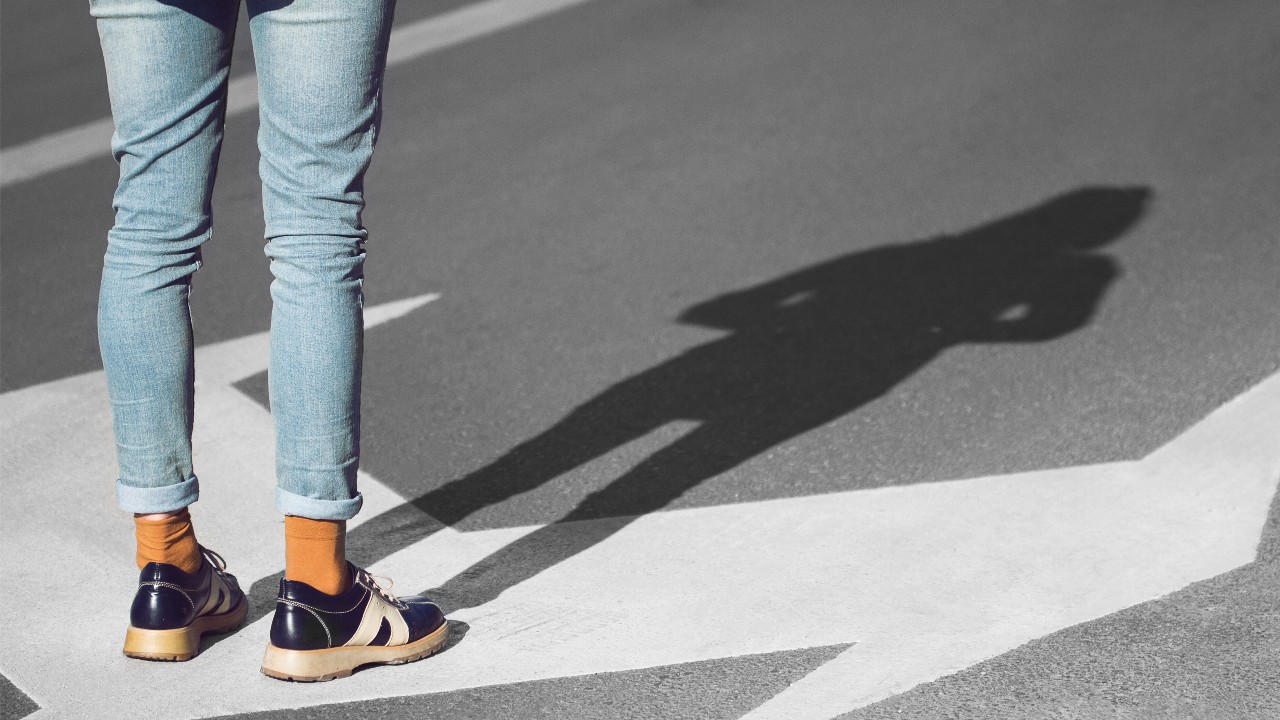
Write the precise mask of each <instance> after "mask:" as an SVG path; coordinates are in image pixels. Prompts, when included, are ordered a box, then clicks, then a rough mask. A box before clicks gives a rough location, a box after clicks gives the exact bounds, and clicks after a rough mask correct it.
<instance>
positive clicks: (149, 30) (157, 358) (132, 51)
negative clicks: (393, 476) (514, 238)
mask: <svg viewBox="0 0 1280 720" xmlns="http://www.w3.org/2000/svg"><path fill="white" fill-rule="evenodd" d="M394 4H395V0H292V1H291V0H247V5H248V10H249V16H250V20H249V29H250V32H251V34H252V40H253V49H254V54H255V60H256V64H257V70H258V95H259V108H260V111H259V116H260V121H261V123H260V129H259V133H258V148H259V152H260V153H261V162H260V165H259V173H260V175H261V179H262V204H263V211H264V215H265V219H266V246H265V249H266V255H267V257H268V258H269V259H270V268H271V273H272V275H273V281H272V283H271V299H272V313H271V359H270V365H269V370H268V372H269V386H270V398H271V412H272V414H273V416H274V418H275V425H276V478H277V488H276V506H277V508H278V509H279V510H280V511H281V512H282V513H285V514H288V515H299V516H303V517H309V518H315V519H334V520H342V519H347V518H350V517H353V516H354V515H355V514H356V513H357V512H358V511H359V509H360V504H361V497H360V494H359V492H358V491H357V489H356V468H357V465H358V463H359V457H360V372H361V357H362V353H363V345H362V343H363V330H364V328H363V313H362V308H363V281H364V275H363V265H364V257H365V251H364V243H365V240H366V232H365V229H364V226H363V224H362V222H361V213H362V211H363V209H364V174H365V170H366V169H367V168H368V166H369V162H370V159H371V158H372V155H373V146H374V142H375V140H376V137H377V133H378V126H379V121H380V116H381V112H380V111H381V90H382V75H383V70H384V68H385V65H386V51H387V40H388V37H389V35H390V28H391V18H392V13H393V9H394ZM90 9H91V12H92V14H93V16H94V17H95V18H96V19H97V24H98V33H99V37H100V38H101V41H102V51H103V56H104V58H105V61H106V69H107V82H108V87H109V90H110V95H111V111H112V115H113V116H114V119H115V126H116V129H115V134H114V136H113V137H112V144H111V145H112V152H113V154H114V156H115V158H116V161H117V162H118V163H119V165H120V181H119V185H118V187H117V190H116V193H115V198H114V207H115V223H114V226H113V227H112V229H111V231H110V233H109V234H108V236H107V250H106V255H105V257H104V262H103V272H102V285H101V292H100V295H99V305H98V336H99V345H100V349H101V352H102V362H103V367H104V368H105V370H106V377H107V389H108V394H109V396H110V400H111V409H112V419H113V424H114V430H115V438H116V448H117V458H118V460H119V467H120V475H119V478H118V480H117V483H116V488H117V498H118V500H119V503H120V507H121V508H122V509H124V510H128V511H131V512H135V513H159V512H168V511H171V510H177V509H179V508H183V507H186V506H187V505H189V504H191V503H192V502H194V501H195V500H196V499H197V497H198V495H199V484H198V481H197V479H196V473H195V469H194V468H193V467H192V459H191V430H192V419H193V410H194V372H195V369H194V362H193V358H194V354H193V350H194V348H193V340H192V332H191V313H190V306H189V304H188V299H189V295H190V289H191V280H192V275H193V274H194V273H195V271H196V270H198V269H199V268H200V266H201V258H200V248H201V246H202V245H203V243H204V242H205V241H206V240H208V239H209V238H210V236H211V235H212V227H213V226H212V218H211V197H212V191H213V183H214V178H215V174H216V170H217V164H218V153H219V150H220V148H221V144H222V134H223V121H224V118H225V115H226V103H227V95H226V92H227V84H228V82H227V81H228V76H229V71H230V63H231V47H232V42H233V40H234V36H235V26H236V19H237V16H238V14H239V0H164V1H163V2H160V1H159V0H90ZM246 240H247V239H246V238H229V239H228V241H229V242H237V243H239V242H245V241H246Z"/></svg>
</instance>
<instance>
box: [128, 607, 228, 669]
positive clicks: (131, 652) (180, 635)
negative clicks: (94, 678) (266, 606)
mask: <svg viewBox="0 0 1280 720" xmlns="http://www.w3.org/2000/svg"><path fill="white" fill-rule="evenodd" d="M248 612H249V604H248V603H247V602H245V601H244V600H243V599H242V600H241V601H240V604H239V605H237V606H236V607H235V608H233V609H232V610H231V611H229V612H226V613H223V614H221V615H206V616H204V617H202V618H198V619H196V621H195V622H194V623H192V624H191V625H188V626H187V627H183V628H175V629H173V630H145V629H143V628H137V627H134V626H132V625H130V626H129V630H128V631H127V632H125V635H124V654H125V655H128V656H129V657H131V658H141V659H143V660H161V661H167V662H183V661H186V660H190V659H191V658H193V657H195V656H196V655H197V654H199V652H200V638H201V637H202V636H203V635H204V634H205V633H220V632H227V631H228V630H234V629H236V628H237V627H239V626H240V624H241V623H243V622H244V618H245V616H246V615H247V614H248Z"/></svg>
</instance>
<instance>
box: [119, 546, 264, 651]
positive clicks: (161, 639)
mask: <svg viewBox="0 0 1280 720" xmlns="http://www.w3.org/2000/svg"><path fill="white" fill-rule="evenodd" d="M200 553H201V555H203V563H202V564H201V565H200V569H199V570H197V571H196V572H195V573H186V572H183V571H182V570H181V569H180V568H177V567H175V566H173V565H167V564H165V563H154V562H153V563H147V565H146V567H144V568H142V573H141V574H140V575H139V577H138V594H137V595H135V596H134V598H133V608H132V609H130V611H129V630H128V632H126V633H125V636H124V654H125V655H128V656H129V657H134V658H143V659H144V660H169V661H175V660H176V661H181V660H190V659H191V658H193V657H195V656H196V654H197V653H199V652H200V636H202V635H204V634H205V633H220V632H226V631H228V630H234V629H235V628H237V627H239V626H240V623H242V622H244V616H245V613H246V612H247V611H248V609H249V603H248V602H246V601H245V597H244V593H243V592H242V591H241V590H240V585H239V584H238V583H237V582H236V578H235V576H234V575H231V574H230V573H228V572H227V571H226V569H227V563H226V561H225V560H223V559H222V556H221V555H218V553H216V552H213V551H212V550H209V549H208V548H205V547H201V548H200Z"/></svg>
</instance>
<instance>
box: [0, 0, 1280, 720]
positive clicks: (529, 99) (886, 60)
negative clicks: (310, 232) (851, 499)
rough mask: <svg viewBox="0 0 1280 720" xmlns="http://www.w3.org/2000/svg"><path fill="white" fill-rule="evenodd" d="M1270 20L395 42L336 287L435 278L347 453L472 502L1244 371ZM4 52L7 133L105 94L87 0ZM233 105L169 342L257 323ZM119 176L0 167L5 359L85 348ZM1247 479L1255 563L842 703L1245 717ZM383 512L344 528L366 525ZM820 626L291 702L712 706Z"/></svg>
mask: <svg viewBox="0 0 1280 720" xmlns="http://www.w3.org/2000/svg"><path fill="white" fill-rule="evenodd" d="M462 4H463V3H460V2H409V1H407V0H402V2H401V7H400V8H399V10H398V16H397V26H400V27H403V26H405V25H407V24H409V23H412V22H414V21H418V20H422V19H424V18H428V17H431V16H433V15H437V14H439V13H443V12H447V11H449V10H451V9H455V8H457V7H459V6H461V5H462ZM1277 28H1280V7H1278V6H1276V5H1275V4H1274V3H1270V2H1241V3H1235V4H1232V5H1230V6H1221V5H1216V4H1207V3H1198V2H1189V1H1188V2H1162V3H1155V2H1136V3H1125V4H1113V3H1103V2H1077V3H1038V4H1027V3H1017V2H983V3H971V4H964V5H944V4H935V3H923V2H912V3H875V4H872V3H842V2H794V3H777V2H772V3H771V2H763V1H760V2H756V1H738V2H723V1H719V2H718V1H713V0H706V1H702V2H692V1H689V0H685V1H683V2H677V1H674V0H666V1H641V0H594V1H593V2H588V3H585V4H583V5H581V6H579V7H575V8H572V9H568V10H565V11H562V12H559V13H556V14H554V15H550V16H548V17H545V18H541V19H538V20H535V21H532V22H529V23H524V24H520V25H518V26H515V27H512V28H509V29H506V30H503V31H501V32H497V33H493V34H490V35H487V36H485V37H483V38H479V39H476V40H472V41H470V42H468V43H465V44H463V45H460V46H457V47H452V48H448V49H445V50H442V51H440V52H435V53H431V54H427V55H424V56H422V57H420V58H418V59H415V60H412V61H410V62H406V63H404V64H400V65H397V66H395V67H393V68H391V69H390V71H389V73H388V79H387V90H386V96H387V110H386V117H385V121H384V131H383V134H382V136H381V139H380V141H379V142H380V144H379V149H378V153H377V156H376V158H375V162H374V166H373V169H372V171H371V172H370V175H369V178H368V183H367V185H368V188H369V190H368V194H369V200H370V205H369V210H368V213H367V217H366V221H367V224H368V226H369V227H370V230H371V233H370V237H371V239H370V242H369V245H368V249H369V261H368V265H367V268H366V273H367V277H368V280H367V281H366V292H367V293H368V298H369V304H370V305H377V304H380V303H385V302H389V301H393V300H398V299H402V298H409V297H414V296H418V295H422V294H423V293H439V294H440V299H439V300H437V301H436V302H435V303H433V304H432V305H430V306H429V308H430V312H427V311H425V310H424V311H422V312H414V313H410V314H408V315H406V316H404V317H401V318H398V319H396V320H394V321H392V322H388V323H385V324H383V325H379V326H378V327H376V328H372V329H371V330H370V331H369V334H368V340H367V357H366V364H365V368H366V370H365V372H366V376H365V377H366V379H365V391H364V412H365V426H364V438H365V454H364V461H363V467H364V468H365V469H366V470H367V471H368V472H369V473H371V474H372V475H373V476H376V478H377V479H378V480H379V481H380V482H382V483H384V484H385V485H386V486H387V487H388V488H390V489H391V490H393V491H394V492H395V493H397V494H398V495H399V496H401V497H403V498H405V499H408V500H413V501H415V504H416V505H417V507H418V508H419V509H421V510H423V511H425V512H427V513H428V514H430V515H431V516H432V517H434V518H435V519H436V520H438V521H440V522H441V523H442V524H444V525H448V526H451V527H453V528H456V529H458V530H460V531H463V532H480V531H497V530H501V529H509V528H517V527H522V526H530V525H546V524H549V523H557V522H566V521H567V522H580V521H581V522H586V521H600V520H606V519H610V518H628V517H634V516H640V515H645V514H649V513H655V512H669V511H671V510H676V509H692V508H714V507H719V506H730V505H735V504H739V503H752V502H764V501H772V500H785V499H791V498H805V497H810V496H814V495H817V494H821V493H838V492H848V491H856V490H869V489H874V488H886V487H895V486H901V487H907V486H917V485H927V484H929V483H937V482H938V481H942V480H951V479H957V478H973V477H981V476H996V475H1007V474H1011V473H1019V472H1026V471H1034V470H1043V469H1053V468H1069V467H1075V466H1082V465H1092V464H1098V463H1110V462H1118V461H1128V460H1137V459H1140V458H1143V457H1144V456H1146V455H1147V454H1149V453H1151V452H1152V451H1154V450H1156V449H1157V448H1159V447H1160V446H1161V445H1163V444H1164V443H1166V442H1168V441H1169V440H1171V439H1172V438H1174V437H1175V436H1177V435H1178V433H1180V432H1181V431H1183V430H1185V429H1186V428H1188V427H1191V426H1192V425H1193V424H1195V423H1196V422H1197V421H1199V420H1201V419H1202V418H1204V417H1205V416H1206V415H1208V414H1209V413H1210V412H1212V411H1213V410H1214V409H1216V408H1218V407H1220V406H1222V405H1223V404H1224V403H1226V402H1227V401H1228V400H1230V399H1231V398H1233V397H1235V396H1237V395H1239V394H1240V393H1242V392H1244V391H1246V390H1247V389H1248V388H1250V387H1252V386H1254V385H1256V384H1257V383H1259V382H1261V381H1263V380H1265V379H1266V378H1268V377H1270V376H1272V375H1273V374H1274V373H1276V371H1277V369H1280V353H1278V352H1277V347H1280V302H1278V301H1280V280H1278V279H1277V268H1278V267H1280V243H1278V242H1277V241H1278V239H1280V238H1278V237H1277V236H1278V235H1280V230H1278V229H1280V204H1278V203H1277V202H1276V198H1280V172H1277V170H1276V160H1275V159H1276V157H1278V156H1280V123H1278V122H1277V120H1276V118H1277V117H1280V90H1278V89H1277V88H1280V83H1277V82H1276V78H1277V77H1280V41H1278V39H1277V38H1278V37H1280V35H1278V34H1277ZM54 35H56V36H57V37H59V38H60V39H59V42H56V43H55V42H49V41H48V38H49V37H50V36H54ZM240 45H241V46H240V47H239V48H238V49H237V55H236V62H237V63H238V68H239V69H238V70H237V74H238V73H244V72H249V71H250V68H251V53H250V51H249V48H248V42H247V34H245V35H244V37H242V42H241V44H240ZM0 48H2V51H0V52H2V53H3V56H2V58H0V60H2V63H0V85H2V87H3V95H4V98H3V103H2V104H0V113H2V114H0V121H2V125H0V127H2V129H3V131H2V132H0V146H2V147H3V148H9V147H13V146H16V145H19V144H21V143H23V142H27V141H30V140H33V139H36V138H38V137H41V136H43V135H47V134H48V133H51V132H55V131H58V130H64V129H67V128H71V127H75V126H77V125H80V124H82V123H86V122H91V121H93V120H97V119H99V118H100V117H103V116H105V115H106V114H107V113H108V111H109V108H108V106H107V104H106V96H105V87H104V83H103V82H102V68H101V60H100V56H99V55H98V54H97V49H96V38H95V32H94V28H93V25H92V22H91V19H90V18H89V17H88V15H87V12H85V8H84V7H83V6H82V5H81V4H69V3H48V2H36V1H29V2H8V1H6V4H5V7H4V9H3V24H2V25H0ZM255 133H256V120H255V118H254V117H253V116H252V114H243V115H238V116H232V117H231V118H230V120H229V123H228V129H227V137H226V141H225V142H226V147H225V149H224V152H223V157H222V164H221V169H220V174H219V179H218V182H219V185H218V190H217V194H216V198H215V237H214V239H213V240H212V241H211V243H210V244H209V246H208V247H207V248H206V251H205V262H206V266H205V268H204V269H203V270H202V271H201V272H200V273H199V275H198V277H197V278H196V279H195V290H194V295H193V312H194V314H195V318H196V320H195V323H196V332H197V340H198V342H199V343H201V344H202V345H208V344H212V343H215V342H220V341H226V340H232V339H235V338H240V337H243V336H247V335H252V334H255V333H260V332H262V331H264V330H266V329H267V321H268V312H269V302H270V301H269V296H268V294H267V285H268V282H269V275H268V273H267V269H266V260H265V257H264V256H263V254H262V250H261V247H262V244H261V240H260V238H261V236H262V222H261V211H260V206H259V196H258V183H257V179H256V166H257V158H256V153H255V149H254V136H255ZM113 183H114V166H113V164H112V162H111V160H110V157H109V156H108V154H107V152H106V149H105V148H104V149H103V153H102V155H101V158H100V159H98V160H94V161H90V162H86V163H82V164H78V165H75V166H73V167H68V168H64V169H59V170H56V171H54V172H50V173H48V174H46V175H43V176H41V177H38V178H35V179H33V180H29V181H26V182H23V183H20V184H16V185H12V186H8V187H5V188H4V191H3V194H2V195H0V201H2V204H3V207H2V212H0V323H2V325H0V331H2V333H3V342H2V343H0V389H3V391H5V392H6V393H9V392H15V391H19V390H24V389H31V388H37V387H39V386H41V385H42V384H44V383H50V382H54V381H59V380H62V379H65V378H70V377H73V376H76V375H79V374H82V373H89V372H93V371H95V370H98V369H100V367H101V366H100V364H99V363H98V359H97V351H96V338H95V335H94V330H93V328H94V306H95V301H96V295H97V286H96V277H97V273H98V268H99V266H98V263H99V262H100V258H101V252H102V250H103V247H104V243H105V234H106V231H107V229H108V227H109V225H110V220H111V215H110V197H111V191H112V188H113ZM237 387H238V388H239V389H240V390H241V391H243V392H245V393H247V394H248V395H249V396H251V397H254V398H256V399H258V401H259V402H260V403H262V404H264V405H265V403H266V398H265V377H264V376H263V375H261V374H258V375H254V376H252V377H250V378H248V379H245V380H241V381H240V382H239V383H238V384H237ZM1272 420H1273V421H1274V423H1275V427H1276V432H1275V436H1276V437H1277V438H1280V420H1275V419H1274V418H1272ZM108 481H109V478H103V482H108ZM1277 512H1278V511H1277V510H1275V509H1274V508H1273V510H1272V512H1271V516H1270V520H1269V525H1268V529H1267V530H1266V531H1265V532H1264V534H1263V545H1262V548H1263V550H1262V551H1260V554H1259V556H1258V560H1257V561H1256V562H1254V563H1253V564H1250V565H1247V566H1245V567H1243V568H1240V569H1238V570H1234V571H1231V572H1230V573H1228V574H1226V575H1221V576H1218V577H1216V578H1212V579H1207V580H1204V581H1202V582H1200V583H1198V584H1195V585H1192V586H1190V587H1188V588H1186V589H1184V590H1181V591H1178V592H1175V593H1173V594H1170V595H1167V596H1165V597H1162V598H1159V599H1153V600H1151V601H1149V602H1146V603H1142V604H1138V605H1135V606H1133V607H1130V608H1128V609H1125V610H1122V611H1120V612H1119V613H1117V614H1114V615H1108V616H1106V617H1103V618H1099V619H1095V620H1091V621H1088V622H1084V623H1080V624H1076V625H1074V626H1072V627H1069V628H1066V629H1064V630H1061V631H1059V632H1057V633H1054V634H1052V635H1049V636H1047V637H1044V638H1041V639H1038V640H1034V641H1032V642H1030V643H1029V644H1026V645H1023V646H1021V647H1019V648H1017V649H1016V650H1012V651H1010V652H1009V653H1007V654H1004V655H1000V656H998V657H994V658H992V659H989V660H986V661H984V662H982V663H980V664H977V665H973V666H971V667H967V668H965V669H960V668H956V669H957V670H958V672H955V673H954V674H949V675H947V676H945V677H942V678H940V679H938V680H936V681H934V682H931V683H927V684H924V685H921V686H918V687H916V688H914V689H909V690H908V689H906V688H904V690H907V691H906V692H904V693H901V694H896V695H893V696H892V697H889V698H888V699H885V700H882V701H880V702H879V703H877V704H874V705H871V706H868V707H863V708H861V709H858V710H854V711H853V712H852V713H850V714H849V715H848V717H851V718H864V717H865V718H872V717H877V718H878V717H891V716H892V717H903V716H910V717H982V718H985V717H1044V718H1049V717H1055V718H1056V717H1082V718H1083V717H1099V716H1117V717H1267V716H1269V715H1274V713H1276V712H1280V690H1278V689H1277V688H1278V687H1280V674H1278V671H1277V670H1276V668H1277V667H1280V614H1277V610H1276V608H1278V607H1280V574H1278V572H1280V571H1278V570H1277V568H1278V567H1280V560H1278V559H1277V556H1276V553H1275V548H1274V546H1275V533H1276V523H1277V522H1280V521H1278V520H1277V515H1276V513H1277ZM419 539H421V538H420V537H418V536H413V535H410V536H409V537H400V536H394V537H393V535H392V534H389V531H388V530H387V529H386V528H385V527H383V526H381V525H378V524H377V523H375V522H371V523H370V524H368V525H366V526H363V529H357V530H356V531H355V532H353V544H354V546H355V547H356V548H357V551H358V552H360V553H363V557H364V559H365V560H366V561H369V562H373V561H377V560H379V559H382V558H384V557H386V556H387V555H390V554H391V553H392V552H393V551H395V550H399V549H402V548H404V547H408V546H410V545H411V544H412V543H413V542H416V541H417V540H419ZM596 541H601V540H600V539H599V538H597V540H596ZM1268 548H1270V549H1268ZM579 549H581V548H579ZM768 551H769V548H767V547H765V548H760V552H762V553H767V552H768ZM560 559H563V558H561V557H559V556H557V561H558V560H560ZM548 562H549V561H548ZM548 562H543V563H542V564H538V563H535V564H533V565H532V566H529V567H511V568H508V569H506V570H503V571H502V572H503V577H502V579H501V582H500V585H501V586H502V587H511V586H514V585H517V584H519V583H520V582H522V581H523V580H525V579H527V578H529V577H532V576H535V575H536V574H537V573H539V572H541V571H542V570H544V569H546V567H549V566H550V565H548ZM552 564H554V563H552ZM479 601H480V600H476V602H479ZM767 612H768V610H767V608H762V613H764V614H767ZM842 649H843V646H841V647H831V646H815V647H813V648H809V649H801V650H789V651H786V652H779V653H774V654H770V655H760V656H742V657H733V658H723V659H715V660H705V661H699V662H696V663H688V664H686V665H679V666H667V667H666V668H658V669H647V670H645V669H642V670H633V671H627V672H619V673H613V674H605V675H593V676H585V677H570V678H557V679H553V680H537V681H530V682H526V683H513V684H506V685H501V686H497V687H495V688H494V689H493V690H492V692H488V691H483V690H474V689H472V690H456V691H451V692H447V693H431V694H426V695H414V694H411V693H410V694H408V695H407V696H406V697H398V698H391V699H381V700H367V701H362V704H359V705H356V706H351V705H330V706H327V707H326V708H324V709H316V710H315V711H314V712H315V716H331V717H348V716H352V715H353V714H355V713H363V714H368V715H370V716H378V717H383V716H385V717H401V716H404V717H408V716H414V717H444V716H449V717H458V716H461V717H498V716H501V717H525V716H527V717H567V718H576V717H582V718H586V717H664V718H665V717H740V716H742V715H743V714H744V713H747V712H749V711H751V710H753V709H755V708H757V707H759V706H760V705H761V704H763V703H764V702H765V701H766V700H767V699H768V698H770V697H772V696H774V695H775V694H777V693H778V692H779V691H781V689H782V688H784V687H786V686H787V685H789V684H790V683H792V682H794V681H796V680H798V679H800V678H802V677H804V676H805V675H807V674H808V673H810V672H811V671H812V670H814V669H815V668H817V667H818V666H820V665H822V664H823V663H824V662H826V661H827V660H829V659H830V658H831V657H833V656H834V655H835V654H836V653H839V652H840V651H841V650H842ZM447 657H448V656H447V655H446V656H442V657H441V658H439V659H438V660H439V661H444V660H446V659H447ZM673 668H674V669H673ZM655 688H658V689H659V690H656V689H655ZM5 692H6V693H10V692H19V691H18V690H9V689H6V690H5ZM402 694H404V693H402ZM601 698H609V699H611V700H612V701H613V702H614V703H615V704H613V705H602V704H601ZM6 704H8V703H6ZM10 707H18V705H16V704H14V705H10ZM272 712H274V713H278V714H279V715H280V716H284V712H286V711H278V710H277V711H272ZM324 713H328V715H325V714H324ZM268 714H271V713H268ZM272 716H275V715H272Z"/></svg>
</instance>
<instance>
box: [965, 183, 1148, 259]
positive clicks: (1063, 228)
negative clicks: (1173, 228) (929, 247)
mask: <svg viewBox="0 0 1280 720" xmlns="http://www.w3.org/2000/svg"><path fill="white" fill-rule="evenodd" d="M1150 199H1151V190H1150V189H1149V188H1145V187H1084V188H1079V189H1077V190H1073V191H1071V192H1068V193H1065V194H1062V195H1058V196H1057V197H1053V198H1050V199H1049V200H1046V201H1044V202H1043V203H1040V204H1039V205H1036V206H1034V207H1031V208H1028V209H1026V210H1024V211H1022V212H1020V213H1017V214H1016V215H1011V216H1009V217H1007V218H1003V219H1000V220H997V221H995V222H993V223H990V224H988V225H984V226H981V227H977V228H974V229H973V230H970V231H967V232H965V233H964V234H963V235H959V236H955V237H951V238H948V241H950V242H957V241H958V242H961V243H965V244H978V243H980V244H982V245H984V246H986V248H987V249H988V250H994V251H1012V252H1019V251H1021V252H1036V253H1043V252H1054V251H1068V252H1069V251H1072V250H1075V251H1088V250H1096V249H1098V248H1102V247H1105V246H1107V245H1109V244H1111V243H1112V242H1114V241H1116V240H1117V239H1119V238H1120V237H1121V236H1123V235H1124V234H1125V233H1126V232H1128V231H1129V230H1130V229H1131V228H1132V227H1133V226H1134V225H1136V224H1137V222H1138V220H1139V219H1141V218H1142V216H1143V215H1144V214H1145V213H1146V211H1147V205H1148V203H1149V202H1150Z"/></svg>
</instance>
